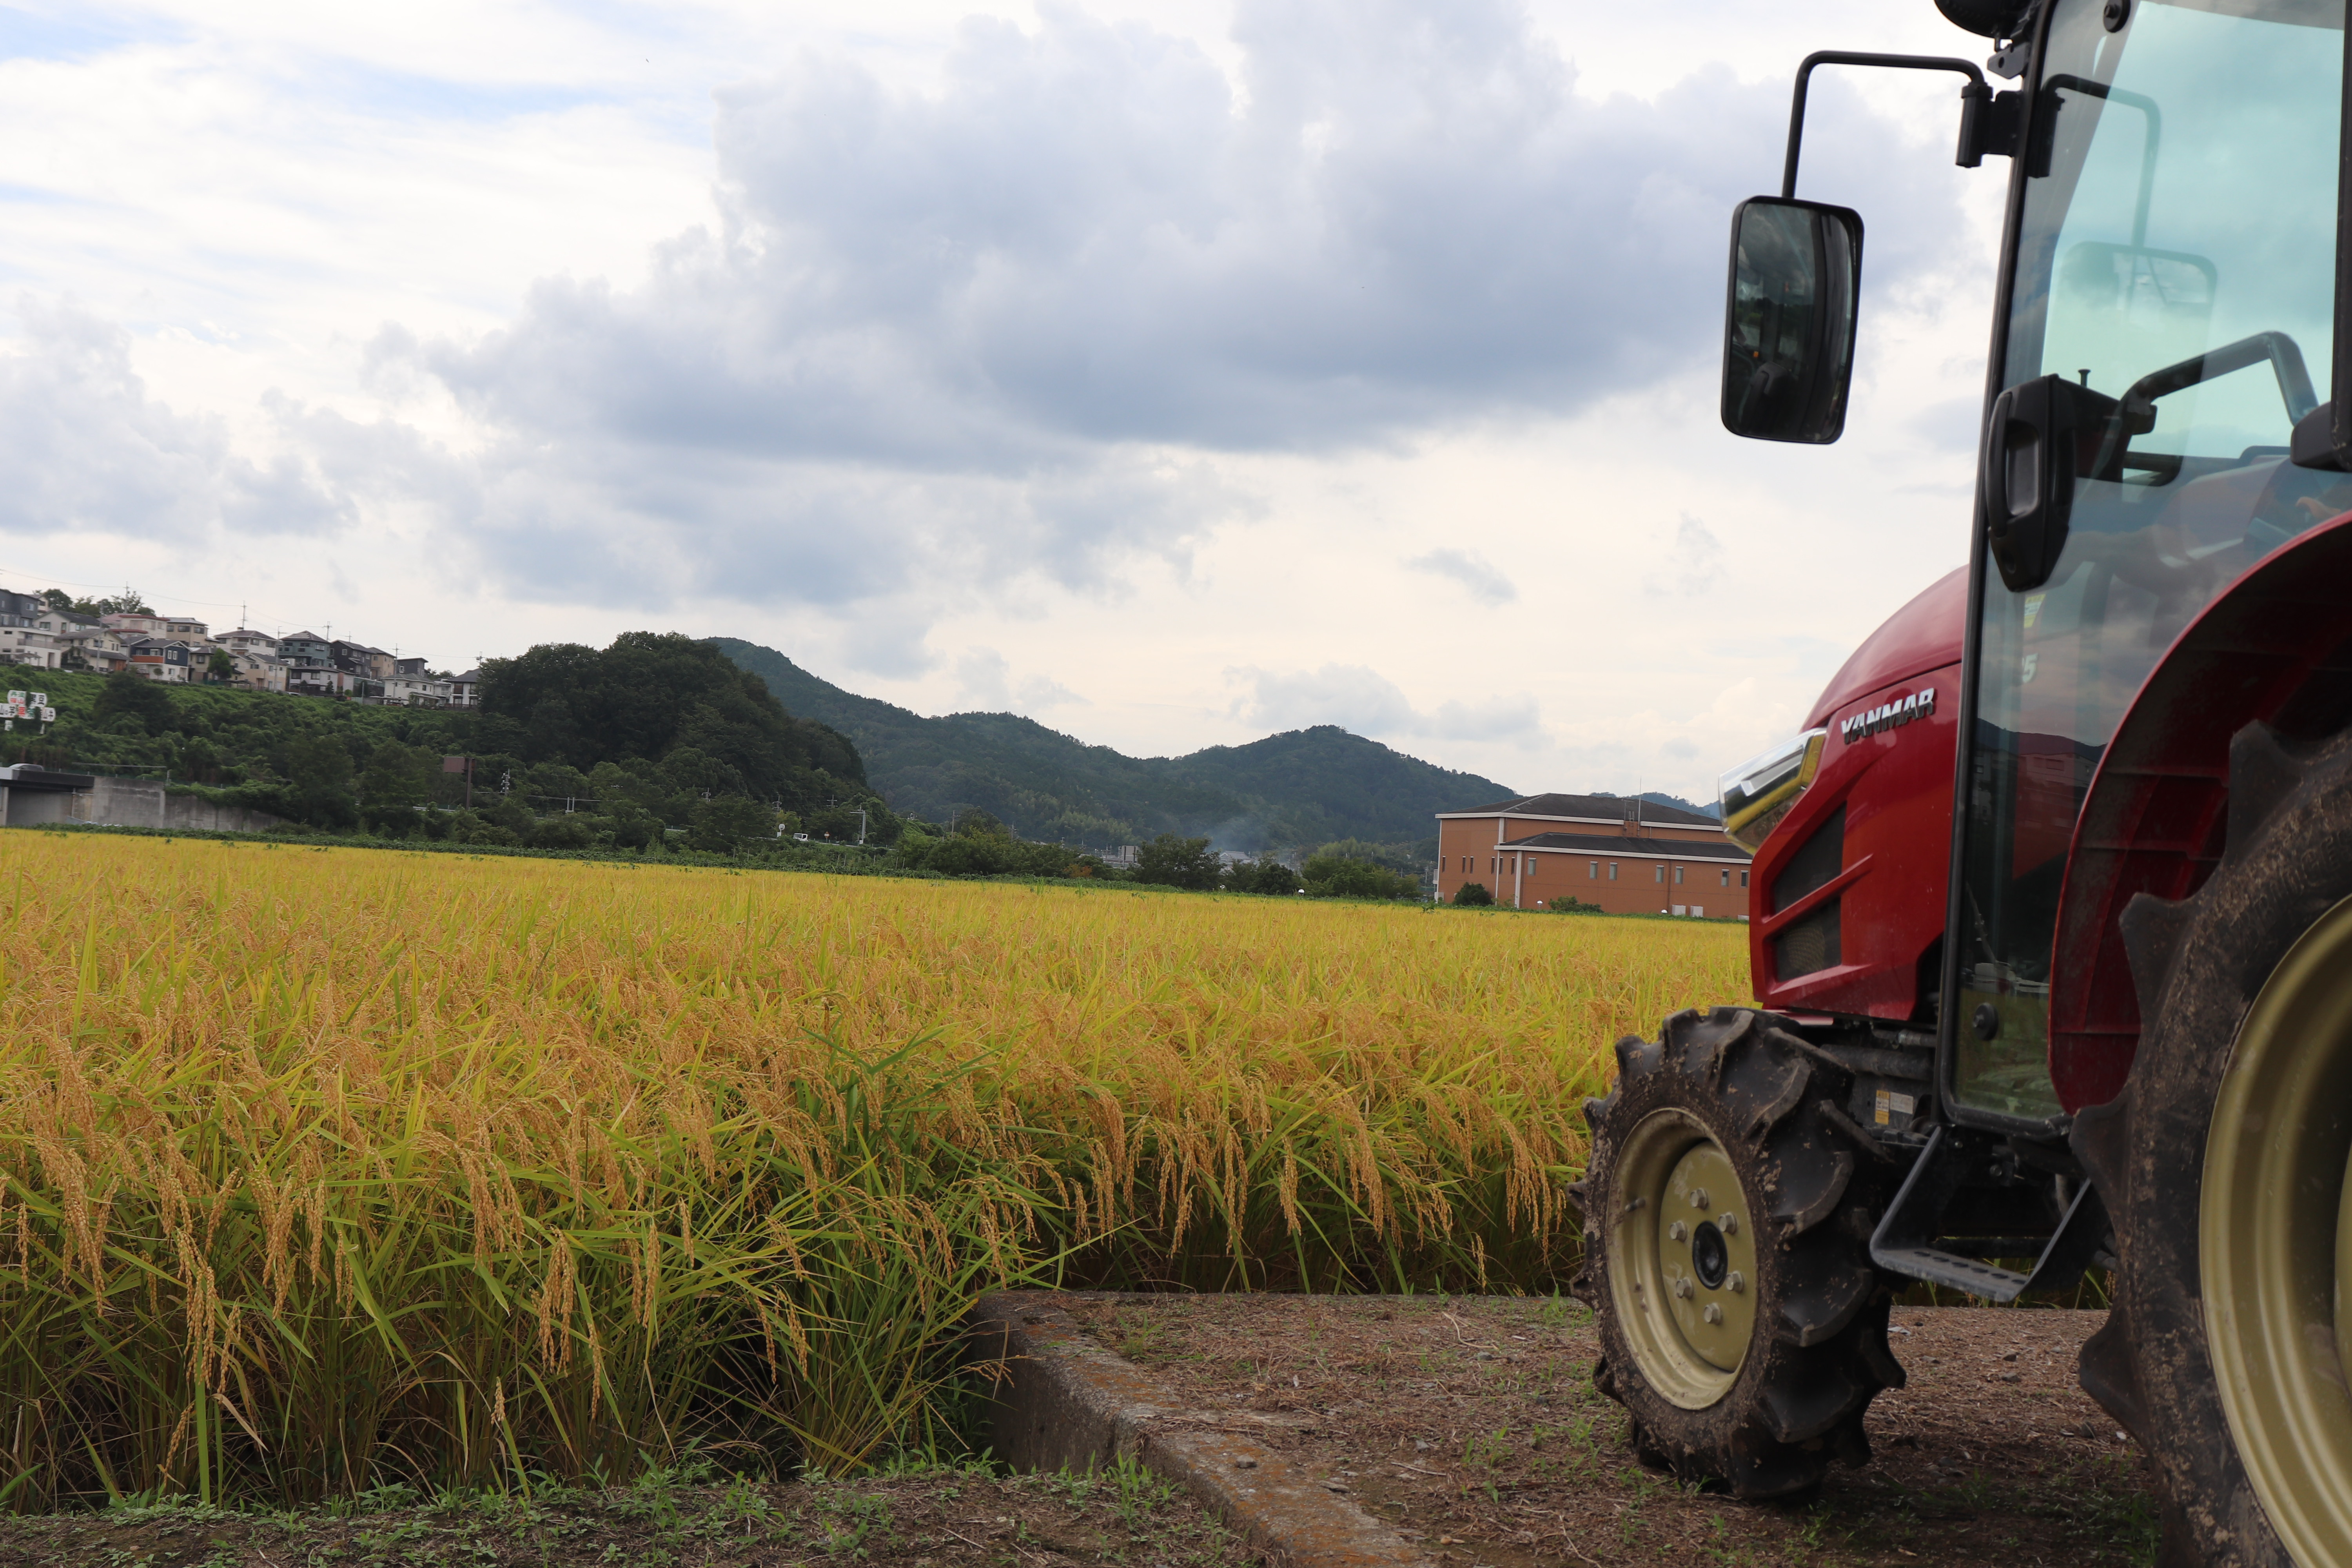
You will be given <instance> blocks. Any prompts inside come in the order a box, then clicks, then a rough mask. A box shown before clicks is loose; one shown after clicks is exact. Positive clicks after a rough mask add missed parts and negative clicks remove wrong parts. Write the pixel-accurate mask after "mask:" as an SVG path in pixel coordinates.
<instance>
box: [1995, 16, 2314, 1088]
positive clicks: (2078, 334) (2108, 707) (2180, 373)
mask: <svg viewBox="0 0 2352 1568" xmlns="http://www.w3.org/2000/svg"><path fill="white" fill-rule="evenodd" d="M2105 9H2106V7H2105V6H2103V5H2102V4H2101V0H2059V5H2058V9H2057V11H2056V13H2055V15H2054V16H2053V18H2052V21H2051V24H2050V33H2049V47H2048V48H2047V50H2046V51H2045V53H2044V58H2043V59H2042V63H2041V68H2040V72H2039V81H2040V89H2039V90H2040V91H2041V93H2042V98H2041V99H2040V100H2039V102H2038V106H2037V108H2036V110H2035V119H2036V121H2037V122H2038V126H2037V131H2036V133H2035V136H2034V139H2033V140H2034V144H2033V145H2032V147H2030V148H2029V149H2028V150H2027V153H2026V156H2027V160H2028V162H2027V174H2028V180H2027V195H2026V197H2025V208H2024V215H2023V222H2022V226H2021V230H2020V244H2019V247H2018V257H2017V277H2016V282H2015V286H2014V289H2013V290H2012V294H2011V301H2012V303H2011V315H2010V320H2009V325H2008V341H2007V350H2006V357H2005V360H2004V364H2003V373H2002V379H2003V381H2004V383H2005V384H2008V385H2011V386H2014V385H2016V384H2019V383H2021V382H2025V381H2029V380H2032V379H2033V378H2034V377H2037V376H2041V375H2046V374H2062V375H2064V376H2066V377H2068V378H2069V379H2079V380H2080V381H2081V382H2082V383H2083V384H2085V385H2087V386H2089V387H2091V388H2092V389H2093V390H2095V391H2096V392H2099V393H2103V394H2105V395H2106V396H2108V397H2111V398H2120V399H2122V400H2123V401H2124V403H2125V405H2126V410H2129V409H2131V408H2133V407H2135V406H2137V407H2138V408H2140V409H2141V410H2142V411H2143V413H2142V416H2141V417H2140V418H2138V419H2137V420H2128V416H2127V420H2128V423H2130V424H2131V425H2133V426H2136V427H2137V429H2136V433H2134V434H2132V435H2130V437H2128V441H2129V445H2128V447H2127V449H2126V450H2125V451H2124V452H2123V453H2122V455H2121V461H2120V465H2119V466H2118V465H2116V464H2114V463H2111V462H2110V463H2107V464H2105V466H2104V471H2105V473H2107V474H2108V476H2109V477H2107V478H2096V479H2082V480H2080V481H2079V482H2078V484H2077V487H2076V489H2075V499H2074V514H2073V518H2072V521H2071V524H2070V529H2069V533H2068V537H2067V542H2066V546H2065V550H2064V552H2063V555H2061V556H2060V558H2059V561H2058V564H2057V567H2056V569H2055V570H2054V571H2053V573H2052V574H2051V575H2050V578H2049V580H2048V581H2047V582H2046V583H2044V584H2041V585H2039V586H2037V587H2034V588H2032V589H2031V590H2029V591H2026V592H2023V593H2011V592H2010V591H2008V590H2007V589H2006V588H2004V587H2003V585H2002V584H2001V582H2000V578H1999V576H1998V575H1997V574H1989V578H1988V583H1987V587H1986V594H1985V605H1984V626H1983V640H1982V649H1983V651H1982V658H1981V660H1980V661H1979V665H1978V667H1977V682H1978V685H1977V701H1978V707H1977V732H1976V746H1977V751H1976V763H1975V770H1974V773H1973V776H1972V778H1971V779H1970V781H1969V790H1968V798H1967V800H1966V802H1965V809H1966V813H1967V816H1966V825H1965V826H1966V833H1967V838H1966V844H1965V850H1964V854H1963V858H1962V863H1961V884H1962V899H1963V902H1962V907H1961V911H1960V919H1961V927H1960V930H1959V931H1958V932H1957V933H1956V936H1957V939H1958V941H1959V942H1960V943H1961V958H1960V972H1959V973H1960V984H1959V994H1958V997H1957V998H1956V999H1955V1000H1956V1001H1957V1003H1958V1042H1959V1056H1958V1063H1957V1073H1956V1089H1957V1091H1958V1096H1959V1098H1960V1099H1961V1100H1964V1101H1965V1102H1967V1103H1969V1104H1970V1105H1972V1106H1975V1107H1978V1108H1979V1109H1982V1110H1993V1111H2000V1112H2005V1113H2008V1114H2011V1115H2016V1116H2028V1117H2042V1116H2049V1115H2053V1114H2055V1113H2056V1112H2057V1111H2058V1110H2059V1105H2058V1101H2057V1097H2056V1095H2055V1093H2054V1092H2053V1089H2052V1088H2051V1083H2050V1076H2049V1068H2048V1062H2047V1048H2048V1047H2047V1037H2048V1000H2049V993H2050V955H2051V946H2052V939H2053V931H2054V927H2055V923H2056V916H2057V906H2058V890H2059V883H2060V879H2061V877H2062V875H2063V871H2064V868H2065V864H2066V847H2067V842H2068V839H2069V837H2070V835H2071V834H2072V832H2073V830H2074V818H2075V816H2076V814H2077V811H2078V810H2079V808H2080V806H2081V805H2082V802H2083V796H2084V790H2085V788H2086V787H2087V785H2088V784H2089V783H2090V779H2091V773H2092V770H2093V769H2094V768H2095V766H2096V765H2097V763H2098V760H2099V756H2100V753H2101V752H2102V751H2103V750H2104V749H2105V745H2106V743H2107V742H2108V740H2109V738H2110V737H2111V736H2112V735H2113V733H2114V731H2115V728H2116V722H2117V721H2118V720H2119V719H2120V718H2121V717H2122V714H2123V712H2124V710H2125V708H2126V706H2127V705H2128V704H2129V703H2130V701H2131V699H2132V696H2133V693H2134V692H2135V691H2137V689H2138V687H2139V685H2140V682H2141V680H2142V679H2143V678H2145V677H2146V676H2147V672H2148V670H2149V668H2151V667H2152V666H2153V665H2154V664H2155V662H2156V660H2157V658H2158V657H2159V656H2160V655H2161V654H2162V653H2163V652H2164V649H2165V648H2166V647H2167V646H2168V644H2169V643H2170V642H2171V641H2172V639H2173V637H2175V635H2176V634H2178V633H2179V631H2180V630H2181V628H2182V627H2183V626H2186V625H2187V624H2188V622H2189V620H2190V618H2191V617H2193V616H2195V615H2196V614H2197V613H2198V611H2199V610H2200V609H2201V608H2203V607H2204V605H2206V604H2207V603H2208V602H2210V600H2211V599H2212V597H2213V596H2214V595H2215V594H2216V593H2218V592H2219V591H2220V590H2221V588H2222V587H2224V586H2225V585H2227V584H2229V583H2230V581H2231V579H2232V578H2234V577H2236V576H2237V575H2238V574H2241V573H2242V572H2243V571H2244V570H2245V569H2246V568H2247V567H2248V566H2250V565H2252V563H2254V562H2256V561H2258V560H2260V559H2261V558H2262V557H2263V555H2264V554H2266V553H2268V552H2270V551H2271V550H2273V549H2275V548H2276V547H2277V546H2278V545H2279V544H2280V543H2281V542H2284V541H2285V540H2286V539H2288V538H2290V537H2292V536H2293V535H2294V534H2295V533H2297V532H2300V531H2303V530H2304V529H2306V528H2308V527H2310V526H2311V525H2312V524H2313V523H2314V522H2315V521H2319V520H2321V519H2323V518H2326V517H2331V516H2334V515H2335V514H2336V513H2337V512H2340V511H2343V510H2347V508H2352V482H2347V478H2346V476H2343V475H2328V474H2324V473H2318V472H2314V471H2311V470H2308V469H2303V468H2294V467H2292V466H2290V465H2289V464H2288V463H2287V462H2286V451H2287V436H2288V431H2289V429H2290V427H2291V426H2293V424H2294V421H2295V419H2296V418H2297V417H2299V416H2302V415H2303V414H2305V413H2306V412H2308V411H2309V410H2310V408H2311V407H2312V406H2313V404H2314V401H2315V394H2314V389H2313V386H2312V382H2311V373H2312V369H2313V368H2314V367H2315V368H2316V369H2317V370H2318V371H2319V373H2320V374H2322V375H2323V376H2324V375H2325V374H2326V367H2327V366H2328V364H2329V363H2330V360H2329V354H2330V348H2331V342H2330V340H2331V337H2332V330H2331V324H2332V316H2333V309H2334V299H2335V295H2334V281H2335V280H2334V273H2335V258H2336V163H2337V156H2338V151H2339V143H2338V118H2337V117H2338V101H2339V93H2340V90H2341V87H2342V80H2341V79H2342V74H2343V59H2344V47H2343V35H2342V28H2343V26H2344V16H2345V4H2344V0H2137V4H2135V5H2130V7H2129V8H2128V11H2127V13H2126V15H2127V16H2128V21H2127V22H2126V24H2125V25H2124V26H2123V28H2122V29H2121V30H2120V31H2117V32H2110V31H2108V30H2107V27H2106V26H2105V20H2104V18H2103V15H2102V13H2103V11H2104V10H2105ZM2150 408H2152V410H2153V421H2154V422H2153V426H2152V428H2150V427H2147V417H2146V413H2145V411H2146V410H2147V409H2150Z"/></svg>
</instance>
